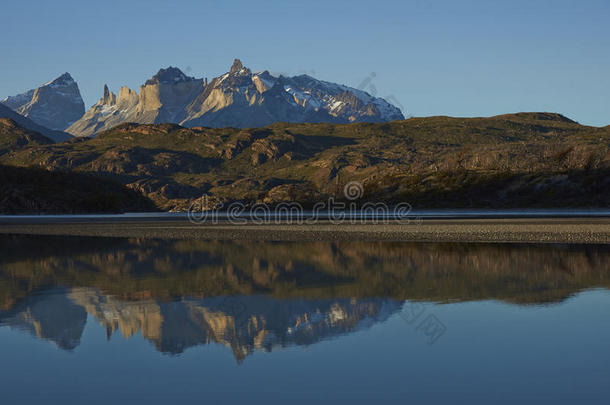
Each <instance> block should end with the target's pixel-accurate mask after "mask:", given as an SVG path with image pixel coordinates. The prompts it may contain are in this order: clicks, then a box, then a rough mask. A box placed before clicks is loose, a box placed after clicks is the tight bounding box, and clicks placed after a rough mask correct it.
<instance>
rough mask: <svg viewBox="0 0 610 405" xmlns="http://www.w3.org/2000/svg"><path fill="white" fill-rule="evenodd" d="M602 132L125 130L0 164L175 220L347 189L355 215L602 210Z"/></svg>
mask: <svg viewBox="0 0 610 405" xmlns="http://www.w3.org/2000/svg"><path fill="white" fill-rule="evenodd" d="M541 114H542V115H541ZM541 117H543V118H542V119H541ZM609 129H610V128H594V127H587V126H582V125H579V124H577V123H574V122H571V121H566V119H565V118H564V117H562V116H560V115H558V114H548V113H520V114H515V115H503V116H497V117H490V118H468V119H467V118H449V117H428V118H412V119H409V120H405V121H394V122H390V123H383V124H373V123H357V124H349V125H330V124H274V125H271V126H267V127H263V128H250V129H235V128H220V129H212V128H204V127H195V128H184V127H181V126H179V125H176V124H158V125H140V124H133V123H131V124H122V125H119V126H117V127H115V128H113V129H111V130H108V131H105V132H103V133H101V134H99V135H98V136H97V137H95V138H92V139H80V140H78V141H76V140H75V141H71V142H67V143H64V144H56V145H38V146H26V147H22V148H21V149H18V150H13V151H11V152H9V153H6V154H4V155H3V156H0V163H3V164H8V165H17V166H31V165H34V166H38V167H42V168H45V169H47V170H52V171H66V170H74V171H78V172H86V173H92V174H96V175H98V176H104V177H108V178H111V179H113V180H115V181H119V182H121V183H122V184H124V185H126V186H127V187H129V188H131V189H133V190H136V191H138V192H140V193H141V194H142V195H144V196H146V197H148V198H150V199H152V200H153V201H155V203H156V204H157V205H158V206H159V207H161V208H162V209H165V210H174V211H180V210H182V211H184V210H187V209H188V208H189V206H191V205H192V204H193V203H195V202H197V201H199V198H200V197H201V196H202V195H204V194H205V195H207V196H209V201H211V202H221V203H228V202H230V201H235V200H239V201H243V202H246V203H249V204H253V203H256V202H265V203H268V204H272V205H273V204H278V203H280V202H283V201H295V202H299V203H302V204H304V205H306V206H311V205H313V204H314V203H315V202H318V201H327V200H328V198H330V197H333V198H335V199H342V198H344V196H343V186H344V185H345V184H347V183H348V182H350V181H358V182H360V183H361V184H362V185H363V192H364V195H363V198H362V199H361V200H359V201H358V203H363V202H366V201H371V202H385V203H388V204H395V203H399V202H407V203H410V204H411V205H412V206H414V207H415V208H432V207H436V208H448V207H452V208H456V207H457V208H475V207H479V208H517V207H541V208H553V207H609V206H610V191H609V190H610V131H609Z"/></svg>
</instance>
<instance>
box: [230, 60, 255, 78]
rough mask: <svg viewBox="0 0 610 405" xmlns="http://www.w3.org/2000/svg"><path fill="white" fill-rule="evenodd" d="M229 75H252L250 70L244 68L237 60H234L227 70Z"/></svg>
mask: <svg viewBox="0 0 610 405" xmlns="http://www.w3.org/2000/svg"><path fill="white" fill-rule="evenodd" d="M229 73H230V74H239V75H250V74H252V71H251V70H250V69H248V68H247V67H244V65H243V63H241V60H239V59H235V60H234V61H233V65H231V69H230V70H229Z"/></svg>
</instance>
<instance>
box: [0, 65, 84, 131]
mask: <svg viewBox="0 0 610 405" xmlns="http://www.w3.org/2000/svg"><path fill="white" fill-rule="evenodd" d="M0 102H1V103H2V104H4V105H5V106H7V107H9V108H11V109H13V110H14V111H16V112H17V113H19V114H21V115H23V116H24V117H27V118H29V119H30V120H32V121H34V122H35V123H36V124H39V125H42V126H44V127H46V128H49V129H53V130H60V131H63V130H64V129H66V128H68V127H69V126H70V125H72V124H73V123H74V122H76V121H77V120H79V119H80V118H81V117H82V116H83V114H84V113H85V104H84V103H83V99H82V98H81V95H80V91H79V89H78V84H77V83H76V82H75V81H74V79H73V78H72V76H70V74H69V73H64V74H63V75H61V76H59V77H58V78H56V79H53V80H51V81H50V82H48V83H45V84H43V85H42V86H40V87H38V88H36V89H32V90H29V91H27V92H25V93H22V94H18V95H16V96H10V97H7V98H5V99H4V100H2V101H0Z"/></svg>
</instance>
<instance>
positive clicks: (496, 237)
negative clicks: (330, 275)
mask: <svg viewBox="0 0 610 405" xmlns="http://www.w3.org/2000/svg"><path fill="white" fill-rule="evenodd" d="M0 233H3V234H32V235H72V236H100V237H130V238H171V239H208V240H209V239H217V240H268V241H315V240H328V241H351V240H353V241H422V242H425V241H430V242H432V241H433V242H499V243H502V242H525V243H602V244H606V243H610V218H505V219H424V220H421V221H417V222H409V223H399V222H389V223H384V224H375V223H363V222H361V221H358V223H341V224H332V223H329V222H318V223H316V224H290V223H273V224H264V225H259V224H253V223H245V224H239V225H237V224H229V223H217V224H212V223H209V224H205V223H204V224H193V223H190V222H188V221H186V220H185V219H184V218H181V219H165V220H151V219H140V220H138V219H128V220H119V219H114V220H104V221H99V220H86V219H85V220H83V219H81V220H66V219H56V218H43V219H27V218H9V219H7V217H4V218H3V219H0Z"/></svg>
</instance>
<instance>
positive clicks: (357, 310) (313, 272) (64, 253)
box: [0, 236, 610, 361]
mask: <svg viewBox="0 0 610 405" xmlns="http://www.w3.org/2000/svg"><path fill="white" fill-rule="evenodd" d="M0 248H1V251H2V252H3V255H2V257H1V258H0V325H8V326H10V327H13V328H18V329H22V330H26V331H28V332H30V333H31V334H33V335H35V336H37V337H39V338H41V339H45V340H49V341H52V342H54V343H55V344H56V345H57V346H58V347H59V348H61V349H65V350H72V349H74V348H76V347H77V346H78V345H79V343H80V340H81V337H82V334H83V330H84V328H85V324H86V322H87V319H88V316H89V318H90V319H95V320H96V321H97V322H99V323H100V324H101V325H102V326H104V327H105V329H106V331H107V334H108V337H109V338H110V337H111V336H112V334H114V333H121V334H122V335H123V336H124V337H126V338H128V337H131V336H133V335H134V334H137V333H141V335H142V336H143V337H144V338H145V339H147V340H149V341H150V342H152V343H153V344H154V345H155V347H156V348H157V349H158V350H159V351H161V352H164V353H170V354H179V353H181V352H183V351H184V350H185V349H187V348H189V347H193V346H196V345H202V344H208V343H219V344H223V345H226V346H228V347H230V348H231V350H232V351H233V353H234V355H235V357H236V358H237V360H238V361H242V360H243V359H244V358H245V357H246V356H247V355H248V354H250V353H252V352H253V351H255V350H265V351H271V350H272V349H273V348H275V347H282V346H289V345H310V344H314V343H316V342H318V341H320V340H323V339H328V338H332V337H335V336H338V335H341V334H345V333H350V332H353V331H356V330H359V329H362V328H366V327H369V326H371V325H373V324H375V323H379V322H384V321H385V320H386V319H388V317H389V316H390V315H391V314H393V313H396V312H398V311H400V310H401V308H402V306H403V304H404V302H405V300H408V301H430V302H451V301H470V300H484V299H485V300H487V299H495V300H502V301H505V302H508V303H514V304H518V305H529V304H546V303H553V302H561V301H562V300H564V299H566V298H568V297H570V296H571V295H573V294H575V293H577V292H579V291H581V290H584V289H590V288H600V287H601V288H608V287H610V269H609V268H608V266H607V263H609V262H610V260H609V259H610V249H609V248H608V247H607V246H595V245H587V246H583V245H578V246H568V245H561V246H559V245H512V244H434V243H428V244H424V243H388V242H374V243H370V242H367V243H365V242H341V243H331V242H311V243H286V242H282V243H279V242H278V243H272V242H233V241H193V240H188V241H184V240H137V239H114V238H108V239H102V238H71V237H38V236H31V237H30V236H2V237H0Z"/></svg>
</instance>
